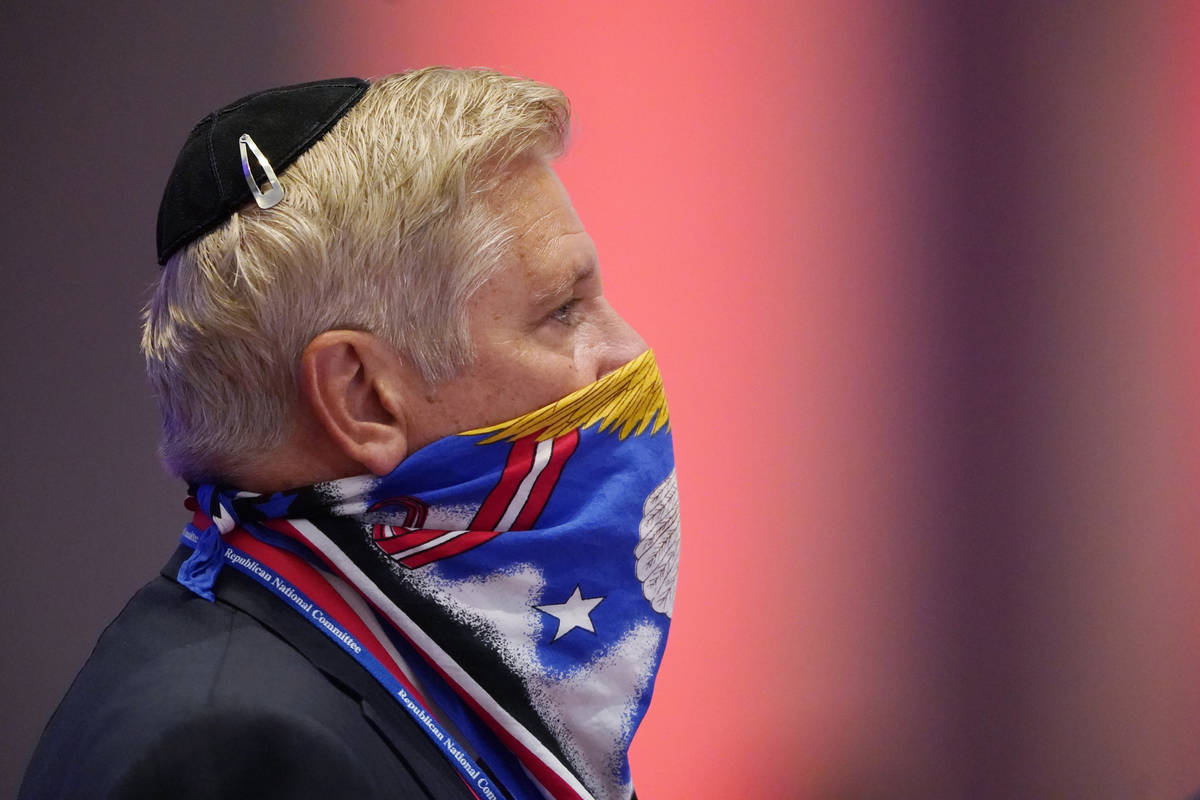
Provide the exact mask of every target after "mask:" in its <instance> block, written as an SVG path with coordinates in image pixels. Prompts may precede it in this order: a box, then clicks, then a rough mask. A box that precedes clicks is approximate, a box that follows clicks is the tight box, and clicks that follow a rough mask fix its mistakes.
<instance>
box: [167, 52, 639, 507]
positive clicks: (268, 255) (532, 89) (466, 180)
mask: <svg viewBox="0 0 1200 800" xmlns="http://www.w3.org/2000/svg"><path fill="white" fill-rule="evenodd" d="M568 125H569V112H568V108H567V103H566V99H565V98H564V97H563V95H562V94H561V92H559V91H558V90H556V89H553V88H551V87H548V86H545V85H542V84H538V83H535V82H532V81H528V80H523V79H518V78H510V77H506V76H502V75H499V74H496V73H493V72H487V71H482V70H446V69H428V70H420V71H417V72H411V73H406V74H402V75H394V76H390V77H387V78H384V79H382V80H379V81H377V82H376V83H374V84H372V85H371V87H370V88H369V89H368V90H367V92H366V94H365V95H364V96H363V97H362V99H361V100H360V101H358V103H357V104H356V105H354V106H353V107H352V108H351V109H350V110H349V111H348V112H347V113H346V114H345V115H344V116H343V117H341V119H339V120H338V121H337V123H336V124H335V125H334V126H333V127H332V128H331V129H330V130H329V131H328V132H327V133H326V134H325V135H324V136H323V137H322V138H321V139H320V140H319V141H317V142H316V143H315V144H314V145H312V147H311V148H309V149H308V150H307V151H306V152H304V153H303V154H302V155H301V156H300V157H299V158H298V159H297V160H296V161H295V163H293V164H291V165H290V166H288V167H287V168H286V170H285V171H284V172H283V174H282V175H281V176H280V183H281V184H282V185H283V188H284V193H285V194H284V200H283V202H282V203H280V204H279V205H277V206H274V207H273V208H268V209H261V208H259V207H257V206H256V205H255V204H253V203H250V204H247V205H246V206H243V207H242V208H240V209H239V210H238V211H236V212H235V213H233V214H232V216H231V217H230V219H229V220H228V222H226V223H224V224H223V225H221V226H220V227H218V228H216V229H215V230H213V231H212V232H210V233H208V234H206V235H204V236H203V237H202V238H199V239H197V240H196V241H194V242H192V243H191V244H190V245H188V246H186V247H185V248H183V249H182V250H180V251H179V252H177V253H176V254H175V255H173V256H172V257H171V258H170V260H169V261H168V262H167V264H166V266H165V269H164V271H163V274H162V276H161V278H160V281H159V284H158V286H157V289H156V291H155V294H154V297H153V299H152V300H151V302H150V304H149V306H148V308H147V311H146V322H145V328H144V333H143V350H144V352H145V354H146V358H147V364H148V371H149V373H150V377H151V380H152V382H153V384H154V387H155V389H156V391H157V393H158V396H159V400H160V404H161V406H162V411H163V429H164V439H163V455H164V458H165V460H166V462H167V464H168V465H169V466H170V467H171V468H172V469H173V470H174V471H175V472H177V473H178V474H180V475H182V476H183V477H186V478H188V479H201V478H203V479H212V478H219V479H224V480H227V481H233V482H237V483H240V484H241V485H244V486H245V487H246V488H259V489H266V488H282V487H283V486H284V485H289V484H294V483H303V482H310V481H313V480H321V479H328V478H335V477H342V476H344V475H349V474H354V473H356V472H365V471H373V472H377V473H379V472H384V471H387V470H389V469H391V468H392V467H394V466H395V464H396V463H398V462H399V461H400V460H401V459H402V458H403V457H404V456H405V455H406V454H407V453H408V452H411V451H412V450H413V449H415V448H417V447H420V446H422V445H424V444H427V443H428V442H430V441H433V440H434V439H436V438H440V437H441V436H445V435H449V434H452V433H455V432H457V431H459V430H463V429H465V428H468V427H475V426H478V425H483V424H487V423H491V422H498V421H501V420H503V419H506V418H508V417H511V416H515V415H517V414H520V413H522V412H525V411H529V410H531V409H533V408H536V407H538V406H539V405H543V404H545V403H547V402H550V401H552V400H555V399H557V398H558V397H561V396H562V395H563V394H566V393H568V392H570V391H571V390H573V389H576V388H579V387H580V386H583V385H586V384H587V383H589V382H591V381H592V380H595V379H596V378H597V377H599V375H601V374H603V373H604V372H607V371H609V370H611V369H613V368H615V367H616V366H619V365H620V364H621V363H624V361H627V360H629V359H630V358H632V357H633V356H634V355H636V354H637V353H638V352H640V350H641V349H644V344H643V343H642V342H641V340H640V339H639V338H637V335H636V334H635V333H633V331H632V330H631V329H629V328H628V326H626V325H625V324H624V323H623V322H622V321H621V320H620V318H619V317H617V316H616V314H615V313H614V312H613V311H612V309H611V307H609V306H608V305H607V303H606V302H605V301H604V299H603V296H602V294H601V290H600V282H599V272H598V267H597V264H596V257H595V251H594V247H593V246H592V244H591V240H590V239H589V238H588V237H587V234H586V233H585V232H584V231H583V227H582V224H581V223H580V222H579V220H578V217H576V216H575V214H574V211H573V210H572V209H571V207H570V204H569V201H568V199H567V197H566V194H565V191H564V190H563V189H562V186H561V184H559V183H558V181H557V179H556V178H555V177H554V174H553V172H552V171H551V170H550V169H549V167H548V161H549V160H550V159H551V158H553V157H554V156H556V155H558V154H559V153H560V152H561V151H562V149H563V147H564V144H565V138H566V135H567V130H568ZM235 146H236V145H235ZM266 155H267V156H268V158H269V157H270V155H271V154H270V153H267V154H266Z"/></svg>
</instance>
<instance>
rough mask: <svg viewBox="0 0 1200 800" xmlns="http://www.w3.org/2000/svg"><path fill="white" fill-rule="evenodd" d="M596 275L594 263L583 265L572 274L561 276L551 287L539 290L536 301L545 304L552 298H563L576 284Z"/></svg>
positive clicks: (572, 271)
mask: <svg viewBox="0 0 1200 800" xmlns="http://www.w3.org/2000/svg"><path fill="white" fill-rule="evenodd" d="M595 274H596V265H595V264H593V263H587V264H583V265H581V266H578V267H576V268H575V269H573V270H571V271H570V272H568V273H566V274H564V275H560V276H559V277H558V279H557V280H555V281H554V283H552V284H551V285H549V286H547V287H545V288H542V289H539V290H538V291H537V293H536V294H535V299H536V300H537V302H538V303H539V304H541V303H544V302H546V301H548V300H550V299H552V298H557V297H561V296H562V295H564V294H566V293H567V292H568V291H569V290H570V289H571V288H572V287H574V286H575V284H577V283H580V282H581V281H586V280H587V279H588V278H591V277H592V276H594V275H595Z"/></svg>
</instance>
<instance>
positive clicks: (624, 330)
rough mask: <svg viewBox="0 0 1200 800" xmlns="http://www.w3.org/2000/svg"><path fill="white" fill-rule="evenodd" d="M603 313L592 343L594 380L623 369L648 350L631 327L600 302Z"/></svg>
mask: <svg viewBox="0 0 1200 800" xmlns="http://www.w3.org/2000/svg"><path fill="white" fill-rule="evenodd" d="M601 302H602V303H603V309H602V311H603V313H602V314H601V315H600V319H599V324H598V325H597V330H596V341H595V342H594V354H595V355H594V357H595V363H596V378H602V377H604V376H605V375H607V374H608V373H610V372H612V371H613V370H614V369H617V368H618V367H623V366H625V365H626V364H628V363H629V362H630V361H632V360H633V359H635V358H637V357H638V356H640V355H641V354H642V353H644V352H646V350H648V349H649V345H647V344H646V340H645V339H643V338H642V337H641V336H640V335H639V334H638V332H637V331H635V330H634V329H633V326H632V325H630V324H629V323H628V322H626V321H625V320H624V318H622V317H621V315H620V314H618V313H617V310H616V309H615V308H613V307H612V306H611V305H609V303H608V301H607V300H602V301H601Z"/></svg>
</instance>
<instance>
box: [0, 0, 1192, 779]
mask: <svg viewBox="0 0 1200 800" xmlns="http://www.w3.org/2000/svg"><path fill="white" fill-rule="evenodd" d="M132 5H134V6H137V10H136V14H135V13H134V11H130V12H129V15H128V17H117V16H113V15H111V14H108V13H104V12H100V11H98V10H95V9H92V8H90V7H88V6H85V5H84V4H82V3H78V2H75V3H70V2H62V3H57V4H54V3H51V4H49V5H47V6H45V7H42V6H39V7H38V9H36V10H28V9H23V10H17V11H14V12H13V13H14V14H15V18H14V20H13V21H12V22H11V23H10V25H9V26H7V30H6V31H5V32H2V33H0V36H2V37H3V42H2V43H3V45H4V46H5V47H6V48H7V49H6V50H5V52H8V53H9V54H10V55H9V56H8V59H9V67H10V74H11V75H12V80H11V81H10V86H9V87H7V88H6V89H5V90H4V91H5V92H6V98H7V103H6V106H7V107H9V108H13V109H19V110H20V113H16V114H14V115H13V120H14V122H13V125H12V126H11V129H10V130H9V131H7V132H6V133H5V134H4V135H5V137H6V139H7V144H8V146H6V147H5V148H4V150H5V155H4V159H5V162H4V165H5V167H6V172H5V174H6V175H7V176H8V178H9V184H10V188H11V195H10V197H9V198H8V199H6V207H7V209H8V211H9V214H8V215H7V216H8V219H6V220H4V222H3V224H4V225H5V241H8V242H10V257H9V260H8V261H7V262H6V263H5V264H4V267H3V270H4V271H3V274H4V276H5V280H6V283H7V284H8V286H9V287H10V288H9V290H8V291H6V294H5V297H4V303H5V305H4V307H5V311H6V314H5V319H4V321H3V324H4V325H5V328H4V334H5V341H6V342H7V343H8V350H7V352H6V353H5V374H8V375H11V376H14V378H15V380H13V381H10V382H9V383H10V385H9V386H8V387H6V390H5V391H6V394H5V412H6V413H5V414H4V424H5V426H6V429H5V441H6V443H8V444H9V453H10V464H11V466H10V467H8V468H7V470H6V472H5V479H6V482H7V484H8V486H9V488H10V498H9V502H8V503H7V504H6V505H4V506H0V514H3V518H2V519H0V524H2V528H0V529H3V530H4V531H5V534H6V541H7V542H8V543H9V547H10V551H11V552H14V553H16V557H15V558H13V559H10V560H9V562H8V563H6V564H5V566H4V570H5V573H4V576H3V577H4V580H3V585H4V586H5V587H6V588H5V591H6V597H7V598H10V599H9V600H6V605H8V606H9V607H10V609H11V610H12V614H13V618H14V619H26V620H33V621H34V622H33V623H31V624H29V625H26V626H25V627H24V628H23V629H21V630H16V631H13V632H11V636H12V637H14V638H13V642H12V646H10V647H8V648H6V652H5V654H4V656H3V662H2V664H3V678H4V680H3V685H4V686H5V687H6V688H5V690H4V694H3V697H2V698H0V700H2V701H3V714H0V716H2V717H3V718H4V719H6V720H16V721H17V722H15V723H14V724H12V725H11V726H10V728H9V730H10V732H9V733H8V734H6V736H7V737H8V738H9V739H10V740H11V742H6V745H11V746H6V747H5V748H4V751H5V756H4V758H5V761H4V762H3V764H2V765H0V775H2V776H3V778H2V780H3V781H4V785H3V786H0V790H2V789H4V788H7V787H9V786H15V781H16V778H15V775H16V774H19V772H20V770H21V769H22V767H23V764H24V762H25V760H26V759H27V758H28V755H29V753H30V751H31V749H32V746H33V742H34V740H35V739H36V735H37V731H38V729H39V728H40V725H41V724H42V721H44V719H45V718H46V716H47V715H48V714H49V713H50V711H51V709H52V708H53V707H54V704H55V703H56V702H57V699H58V697H59V696H60V695H61V693H62V691H63V690H64V689H65V687H66V685H67V683H68V682H69V680H70V676H71V675H72V674H73V672H74V670H75V669H76V668H77V667H78V665H79V664H80V663H81V662H82V659H83V658H84V656H85V655H86V652H87V649H88V647H89V646H90V642H91V641H92V640H93V639H94V637H95V635H96V632H97V631H98V630H99V627H100V626H101V625H102V623H103V621H104V620H105V619H107V618H109V617H111V616H112V615H113V614H114V613H115V612H116V610H117V609H119V607H120V604H121V602H122V601H123V598H124V597H125V596H127V595H128V594H129V592H130V591H131V590H132V588H133V587H135V586H137V585H138V584H139V583H140V582H142V581H143V580H145V579H146V578H148V577H149V575H150V574H151V572H152V571H153V570H154V569H156V568H157V566H158V565H159V563H160V562H161V561H162V560H165V558H166V555H167V553H168V552H169V550H170V549H171V548H172V546H173V541H174V533H175V531H176V530H177V528H178V526H179V525H181V524H182V521H183V515H182V512H181V511H180V509H179V500H180V498H181V496H182V487H181V486H178V485H176V484H174V483H173V482H172V481H170V480H169V479H166V478H162V477H159V476H157V475H156V474H154V464H153V456H152V449H153V440H154V417H153V412H152V410H151V405H150V401H149V398H148V391H142V390H138V391H131V389H130V387H141V386H142V385H143V384H142V383H141V382H140V381H141V379H140V378H139V377H138V371H139V365H138V363H137V355H136V351H135V348H134V342H135V337H136V333H135V327H136V316H135V309H136V308H137V306H138V303H139V302H140V299H141V298H144V293H143V289H144V287H145V286H146V285H147V284H148V283H149V282H150V281H151V280H152V279H153V275H154V266H153V252H152V241H153V239H152V236H153V212H154V207H155V206H156V204H157V200H158V192H159V191H160V189H161V185H162V182H163V181H164V180H165V176H166V174H167V172H168V170H169V167H170V164H171V161H172V160H173V158H174V153H175V151H176V148H177V147H178V145H179V143H180V142H181V141H182V139H183V137H184V136H185V135H186V132H187V130H188V128H189V127H190V125H191V124H192V123H193V122H194V121H195V120H196V119H198V118H200V117H201V116H202V115H203V114H204V113H206V112H207V111H208V110H210V109H211V108H213V107H216V106H219V105H221V104H223V103H225V102H227V101H229V100H230V99H232V98H234V97H236V96H238V95H239V94H244V93H246V92H249V91H252V90H255V89H259V88H263V87H265V86H269V85H273V84H280V83H288V82H293V81H300V80H308V79H313V78H317V77H327V76H333V75H344V74H357V75H362V76H368V77H369V76H377V75H380V74H385V73H388V72H394V71H398V70H402V69H406V68H411V67H416V66H422V65H425V64H434V63H443V64H450V65H455V66H472V65H486V66H491V67H495V68H497V69H500V70H503V71H507V72H513V73H519V74H524V75H528V76H531V77H534V78H537V79H539V80H543V81H546V82H548V83H552V84H554V85H556V86H559V87H560V88H562V89H563V90H565V91H566V92H567V94H568V95H569V96H570V98H571V99H572V102H573V105H574V108H575V135H574V143H573V145H572V148H571V150H570V152H569V154H568V155H567V156H566V158H565V159H564V160H563V161H562V162H561V164H560V168H559V171H560V174H561V175H562V177H563V179H564V182H565V183H566V185H567V187H568V189H569V190H570V191H571V194H572V197H573V199H574V201H575V204H576V207H577V209H578V210H579V212H580V215H581V217H582V218H583V220H584V222H585V223H586V224H587V226H588V228H589V230H590V232H591V233H592V236H593V238H594V239H595V240H596V242H597V246H598V248H599V250H600V256H601V261H602V264H603V269H604V277H605V281H606V285H607V291H608V294H609V295H610V297H611V299H612V300H613V302H614V304H615V305H616V306H617V307H618V308H619V309H620V310H621V311H622V312H623V313H624V314H625V316H626V317H627V318H628V319H629V320H630V321H631V322H632V323H633V324H634V326H635V327H637V328H638V329H639V331H641V332H642V334H643V335H644V336H645V338H646V339H647V340H648V341H650V342H651V344H652V346H653V347H654V348H655V350H656V352H657V355H658V360H659V363H660V365H661V367H662V370H663V372H664V376H665V380H666V382H667V389H668V394H669V397H670V400H671V405H672V419H673V425H674V431H675V439H676V446H677V456H678V461H679V476H680V491H681V494H682V501H683V504H684V508H683V513H684V517H683V521H684V537H685V539H684V554H683V559H684V560H683V572H682V585H681V587H680V592H679V595H678V600H677V604H676V613H675V621H674V626H673V628H672V634H671V637H672V638H671V641H670V644H669V646H668V649H667V657H666V661H665V663H664V668H663V672H662V674H661V676H660V679H659V684H658V690H657V692H656V694H655V699H654V702H653V704H652V706H651V710H650V714H649V716H648V718H647V721H646V723H645V724H644V726H643V729H642V732H641V733H640V734H639V737H638V739H637V740H636V742H635V746H634V752H633V769H634V777H635V781H636V784H637V786H638V792H639V795H640V796H641V797H643V798H646V800H655V798H677V797H699V798H725V797H788V798H793V797H794V798H810V797H811V798H908V797H911V798H927V797H946V798H957V797H972V798H992V797H994V798H1017V797H1021V798H1024V797H1072V798H1074V797H1088V798H1106V797H1112V798H1130V797H1147V798H1149V797H1154V798H1160V797H1161V798H1183V797H1185V796H1187V794H1188V793H1190V792H1194V791H1196V790H1200V680H1198V677H1200V611H1198V610H1197V609H1200V540H1198V538H1197V523H1198V522H1200V498H1198V497H1197V492H1196V489H1195V485H1196V479H1197V477H1200V407H1198V401H1200V277H1198V275H1197V269H1196V265H1197V263H1198V259H1197V256H1198V255H1200V252H1198V245H1200V236H1197V234H1196V230H1197V225H1196V220H1197V219H1198V216H1197V211H1198V210H1200V209H1198V208H1197V196H1198V193H1197V189H1198V188H1200V164H1198V161H1197V156H1196V153H1197V151H1198V148H1197V146H1196V142H1197V141H1198V135H1200V114H1198V113H1197V109H1198V108H1200V106H1198V104H1197V101H1198V100H1200V97H1198V91H1197V90H1198V89H1200V80H1198V79H1197V70H1198V68H1200V62H1198V61H1197V57H1196V53H1197V52H1200V47H1197V45H1198V44H1200V42H1198V41H1197V31H1198V27H1197V25H1198V23H1200V13H1198V12H1197V10H1196V8H1195V7H1194V5H1192V4H1183V3H1166V4H1127V3H1119V2H1086V3H1085V2H1082V0H1068V2H1063V3H1056V4H1042V3H1032V2H1009V3H993V4H987V3H971V4H958V3H951V2H948V0H943V2H918V0H907V1H906V2H898V3H890V4H877V3H864V2H839V3H834V2H829V1H828V0H825V1H824V2H821V1H820V0H804V1H803V2H740V3H734V2H730V1H728V0H722V1H716V2H708V3H700V4H697V3H683V2H676V1H674V0H672V1H670V2H659V3H632V2H607V3H592V4H584V3H556V4H548V3H533V2H527V1H525V0H510V1H509V2H504V3H500V2H485V1H480V2H463V1H461V0H447V1H446V2H441V3H436V4H435V3H424V2H415V1H411V2H402V1H400V0H397V1H396V2H383V1H382V0H363V1H362V2H349V3H348V2H334V0H321V2H310V3H306V4H303V6H300V5H296V4H291V3H284V2H273V3H262V4H258V5H255V6H253V7H249V8H245V7H242V6H238V5H235V4H234V3H233V2H232V0H229V2H221V3H214V4H213V5H212V7H207V8H203V9H201V8H199V7H197V8H195V9H191V8H189V9H188V10H186V11H185V10H182V9H165V8H163V7H162V6H161V4H155V3H150V2H148V0H143V1H142V2H138V3H133V4H132ZM46 42H54V43H55V45H56V46H55V47H54V48H52V49H47V48H46V47H45V46H44V43H46ZM47 187H50V188H49V189H48V188H47ZM97 251H103V252H101V253H99V254H98V253H97ZM82 343H86V346H81V345H82ZM133 395H137V396H133ZM81 407H83V408H86V409H87V411H86V412H85V413H81V411H80V409H81ZM59 486H66V487H69V489H70V492H71V497H72V498H73V501H72V503H73V504H75V505H77V506H78V508H69V509H68V510H69V511H70V512H71V513H70V517H69V518H70V519H72V520H73V519H75V518H76V517H80V516H87V515H90V516H91V519H92V520H93V524H92V525H91V526H88V527H87V529H86V530H79V529H76V528H75V527H73V526H67V527H61V526H62V525H63V523H62V522H61V520H60V514H59V513H54V514H51V515H50V516H53V518H54V519H53V523H54V524H53V525H50V526H48V525H47V515H48V510H47V509H48V506H55V503H54V502H51V500H50V499H48V498H51V499H52V498H57V497H59V496H60V495H59V494H58V493H57V492H58V490H57V488H55V489H53V490H52V489H50V488H48V487H59ZM130 486H136V487H139V489H140V492H139V493H137V494H135V496H133V497H130V496H129V494H130V488H129V487H130ZM50 576H58V577H56V578H54V579H51V577H50Z"/></svg>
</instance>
